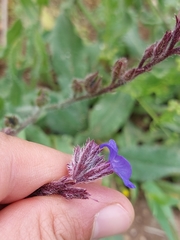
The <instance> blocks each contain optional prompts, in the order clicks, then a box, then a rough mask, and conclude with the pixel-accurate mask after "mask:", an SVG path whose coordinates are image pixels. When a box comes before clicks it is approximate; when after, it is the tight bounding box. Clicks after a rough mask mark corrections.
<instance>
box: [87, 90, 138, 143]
mask: <svg viewBox="0 0 180 240" xmlns="http://www.w3.org/2000/svg"><path fill="white" fill-rule="evenodd" d="M133 105H134V100H133V99H132V98H131V97H130V96H129V95H128V94H126V93H123V92H117V93H115V94H109V95H106V96H103V97H101V98H100V100H99V101H98V103H97V104H96V105H95V107H94V108H93V109H92V111H91V112H90V116H89V130H88V132H89V133H90V135H91V136H92V137H94V138H101V139H102V138H108V137H111V136H112V134H113V133H115V132H116V131H117V130H119V128H121V127H122V126H123V125H124V124H125V123H126V121H127V119H128V117H129V115H130V114H131V112H132V108H133Z"/></svg>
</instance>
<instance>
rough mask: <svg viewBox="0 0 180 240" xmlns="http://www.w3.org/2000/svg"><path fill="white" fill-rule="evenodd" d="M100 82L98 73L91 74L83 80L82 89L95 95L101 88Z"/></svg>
mask: <svg viewBox="0 0 180 240" xmlns="http://www.w3.org/2000/svg"><path fill="white" fill-rule="evenodd" d="M101 81H102V79H101V78H100V77H98V72H95V73H92V74H90V75H88V76H87V77H86V78H85V82H84V87H85V89H86V91H87V92H88V93H89V94H93V93H96V92H97V91H98V90H99V89H100V87H101Z"/></svg>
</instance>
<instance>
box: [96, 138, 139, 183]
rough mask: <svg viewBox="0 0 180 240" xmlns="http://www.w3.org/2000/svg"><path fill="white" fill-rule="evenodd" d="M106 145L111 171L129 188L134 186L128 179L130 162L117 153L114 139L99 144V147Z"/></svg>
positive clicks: (130, 171)
mask: <svg viewBox="0 0 180 240" xmlns="http://www.w3.org/2000/svg"><path fill="white" fill-rule="evenodd" d="M104 147H107V148H108V149H109V151H110V153H109V160H108V161H109V162H110V164H111V167H112V168H113V171H114V172H115V173H116V174H117V175H118V176H119V177H120V178H121V179H122V180H123V182H124V184H125V185H126V186H127V187H129V188H135V185H134V184H133V183H132V182H131V181H130V180H129V178H130V177H131V174H132V169H131V165H130V163H129V162H128V161H127V160H126V159H125V158H124V157H122V156H120V155H118V147H117V145H116V142H115V141H114V140H112V139H111V140H109V142H106V143H103V144H101V145H100V148H104Z"/></svg>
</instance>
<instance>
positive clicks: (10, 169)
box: [0, 133, 134, 240]
mask: <svg viewBox="0 0 180 240" xmlns="http://www.w3.org/2000/svg"><path fill="white" fill-rule="evenodd" d="M69 161H70V156H69V155H67V154H64V153H62V152H59V151H57V150H54V149H51V148H48V147H45V146H42V145H39V144H36V143H31V142H28V141H24V140H21V139H18V138H16V137H11V136H7V135H5V134H3V133H0V171H1V172H0V209H1V210H0V236H1V237H0V239H1V240H9V239H11V240H12V239H18V240H21V239H23V240H24V239H26V240H28V239H37V240H38V239H43V240H46V239H63V240H81V239H82V240H86V239H87V240H88V239H99V238H102V237H107V236H111V235H115V234H120V233H122V232H124V231H126V230H127V229H128V227H129V226H130V225H131V223H132V221H133V218H134V210H133V208H132V205H131V203H130V202H129V200H128V199H127V198H126V197H125V196H123V195H122V194H121V193H119V192H117V191H115V190H113V189H109V188H106V187H102V186H100V185H99V183H97V182H96V183H91V184H86V185H85V187H86V188H87V190H88V192H89V193H90V194H91V196H92V198H93V199H96V200H98V202H96V201H94V200H92V199H86V200H82V199H72V200H67V199H65V198H63V197H61V196H57V195H56V196H55V195H53V196H43V197H40V196H37V197H32V198H25V197H27V196H28V195H30V194H31V193H32V192H34V191H35V190H36V189H37V188H39V187H40V186H42V185H44V184H46V183H49V182H51V181H53V180H57V179H59V178H60V177H62V176H64V175H66V174H67V168H66V164H67V163H68V162H69Z"/></svg>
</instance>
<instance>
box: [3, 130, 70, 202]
mask: <svg viewBox="0 0 180 240" xmlns="http://www.w3.org/2000/svg"><path fill="white" fill-rule="evenodd" d="M69 161H70V156H69V155H67V154H65V153H62V152H60V151H57V150H55V149H52V148H49V147H46V146H43V145H40V144H37V143H32V142H28V141H25V140H22V139H19V138H16V137H12V136H8V135H6V134H4V133H0V171H1V172H0V203H10V202H13V201H17V200H19V199H22V198H24V197H26V196H28V195H29V194H30V193H32V192H33V191H35V190H36V189H37V188H39V187H40V186H42V185H44V184H46V183H48V182H50V181H53V180H56V179H58V178H60V177H61V176H64V175H65V174H67V169H66V164H67V163H68V162H69Z"/></svg>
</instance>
